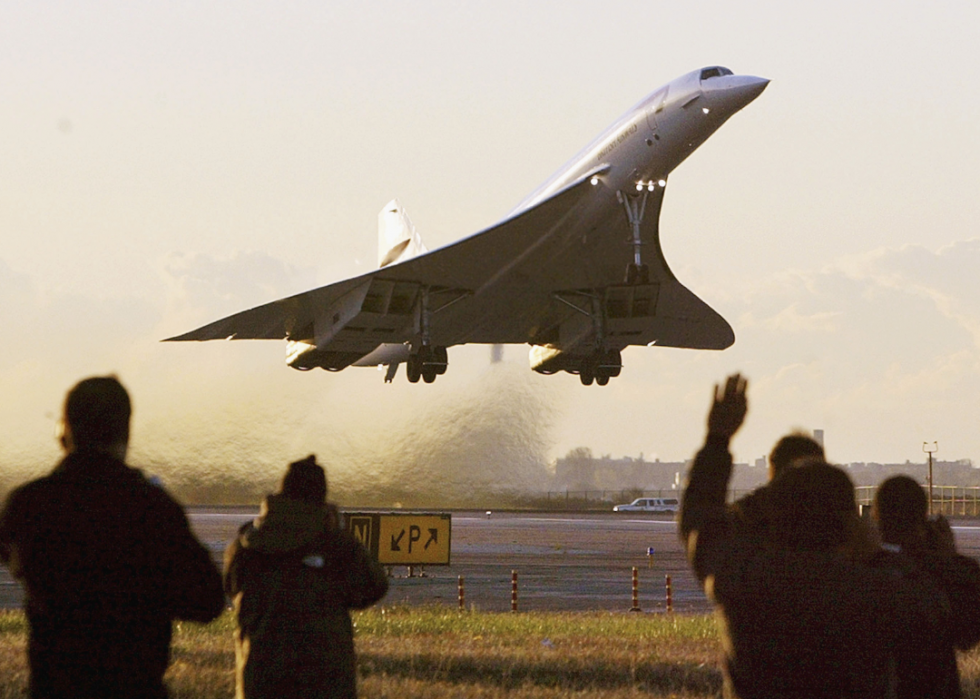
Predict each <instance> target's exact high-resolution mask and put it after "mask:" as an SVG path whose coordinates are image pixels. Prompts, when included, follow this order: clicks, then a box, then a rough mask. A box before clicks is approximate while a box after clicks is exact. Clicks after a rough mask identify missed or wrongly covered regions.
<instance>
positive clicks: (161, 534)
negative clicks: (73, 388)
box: [0, 452, 224, 698]
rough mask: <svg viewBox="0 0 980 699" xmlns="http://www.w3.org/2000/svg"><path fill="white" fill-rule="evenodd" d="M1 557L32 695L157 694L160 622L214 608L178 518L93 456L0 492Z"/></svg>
mask: <svg viewBox="0 0 980 699" xmlns="http://www.w3.org/2000/svg"><path fill="white" fill-rule="evenodd" d="M0 558H2V559H3V562H4V563H5V564H6V565H8V566H9V567H10V569H11V572H12V573H13V575H14V576H15V577H16V578H18V579H19V580H21V581H22V582H23V584H24V588H25V607H26V612H27V618H28V621H29V623H30V641H29V645H28V657H29V665H30V671H31V679H30V684H31V696H32V697H37V698H40V697H45V698H46V697H83V696H87V697H165V696H166V690H165V688H164V685H163V674H164V672H165V671H166V669H167V665H168V663H169V651H170V634H171V621H172V620H173V619H189V620H194V621H202V622H205V621H210V620H211V619H214V618H215V617H216V616H218V614H220V613H221V610H222V609H223V608H224V594H223V593H222V590H221V577H220V575H219V573H218V570H217V568H216V567H215V565H214V564H213V562H212V561H211V558H210V555H209V554H208V552H207V550H206V549H205V548H204V547H203V546H202V545H201V544H200V543H199V542H198V541H197V539H195V538H194V536H193V534H192V533H191V531H190V527H189V526H188V522H187V518H186V516H185V515H184V511H183V509H182V508H181V507H180V506H179V505H178V504H177V503H176V502H175V501H174V500H173V499H171V498H170V496H169V495H167V493H166V492H164V490H163V489H162V488H160V487H158V486H156V485H153V484H151V483H150V482H149V481H148V480H147V479H146V478H144V477H143V474H142V473H140V472H139V471H137V470H136V469H132V468H129V467H128V466H126V465H125V464H124V463H123V462H121V461H118V460H116V459H114V458H112V457H110V456H107V455H105V454H102V453H98V452H75V453H73V454H71V455H69V456H68V457H66V458H65V459H64V460H63V461H62V462H61V463H60V464H59V465H58V466H57V468H55V469H54V471H53V472H52V473H51V474H50V475H48V476H47V477H44V478H40V479H38V480H35V481H31V482H30V483H27V484H26V485H24V486H22V487H20V488H18V489H17V490H15V491H14V492H12V493H11V494H10V496H9V498H8V499H7V503H6V505H5V507H4V510H3V512H2V514H0Z"/></svg>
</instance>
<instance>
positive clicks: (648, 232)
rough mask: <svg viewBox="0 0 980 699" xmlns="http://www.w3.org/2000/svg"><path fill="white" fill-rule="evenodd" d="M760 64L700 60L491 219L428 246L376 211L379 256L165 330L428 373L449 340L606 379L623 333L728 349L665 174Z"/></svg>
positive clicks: (759, 85) (627, 339) (444, 357)
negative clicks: (685, 251) (748, 67)
mask: <svg viewBox="0 0 980 699" xmlns="http://www.w3.org/2000/svg"><path fill="white" fill-rule="evenodd" d="M768 83H769V81H768V80H766V79H764V78H757V77H752V76H746V75H734V74H733V73H732V71H730V70H728V69H727V68H722V67H720V66H715V67H709V68H703V69H701V70H696V71H694V72H692V73H688V74H687V75H683V76H681V77H679V78H677V79H676V80H674V81H672V82H670V83H668V84H666V85H664V86H663V87H661V88H659V89H658V90H656V91H655V92H653V93H652V94H650V95H649V96H648V97H645V98H644V99H643V100H642V101H640V102H639V104H637V105H636V106H635V107H633V108H632V109H630V110H629V111H628V112H626V113H625V114H624V115H623V116H621V117H620V118H619V119H617V120H616V121H615V122H614V123H613V124H612V126H610V127H609V128H608V129H606V130H605V131H604V132H603V133H602V134H601V135H600V136H599V137H598V138H596V139H595V140H594V141H592V143H590V144H589V145H588V146H586V147H585V149H584V150H582V151H581V152H580V153H579V154H578V155H576V156H575V157H574V158H572V160H571V161H569V162H568V164H566V165H565V166H564V167H563V168H561V170H559V171H558V172H557V173H556V174H555V175H553V176H552V177H551V178H550V179H549V180H548V181H546V182H545V183H544V184H542V185H541V186H540V187H539V188H538V189H536V190H535V191H534V192H532V193H531V194H530V195H529V196H528V197H527V198H526V199H524V201H522V202H521V203H520V204H518V205H517V207H516V208H515V209H514V210H513V211H511V212H510V213H509V214H508V215H507V216H506V217H505V218H504V219H503V220H502V221H501V222H499V223H497V224H495V225H494V226H492V227H490V228H488V229H486V230H484V231H481V232H479V233H476V234H474V235H471V236H469V237H467V238H463V239H462V240H459V241H458V242H455V243H452V244H450V245H447V246H445V247H442V248H439V249H437V250H434V251H431V252H429V251H427V250H426V248H425V246H424V245H423V244H422V241H421V238H420V237H419V235H418V233H417V232H416V230H415V228H414V226H413V225H412V222H411V220H410V219H409V218H408V215H407V214H406V213H405V210H404V209H403V208H402V207H401V205H400V204H399V203H398V202H397V201H392V202H391V203H390V204H388V205H387V206H386V207H385V208H384V209H383V210H382V211H381V213H380V214H379V216H378V222H379V226H378V228H379V251H378V262H379V267H378V269H377V270H374V271H372V272H369V273H367V274H362V275H360V276H358V277H353V278H351V279H346V280H344V281H340V282H336V283H334V284H329V285H327V286H323V287H320V288H318V289H313V290H312V291H307V292H304V293H301V294H296V295H295V296H290V297H288V298H284V299H280V300H278V301H272V302H270V303H266V304H263V305H261V306H257V307H255V308H252V309H249V310H246V311H241V312H240V313H236V314H235V315H232V316H228V317H227V318H223V319H221V320H217V321H214V322H213V323H209V324H208V325H205V326H204V327H201V328H198V329H197V330H192V331H191V332H188V333H185V334H183V335H178V336H176V337H171V338H168V340H166V341H184V340H218V339H229V340H283V339H285V340H286V345H287V350H286V363H287V364H288V365H289V366H291V367H293V368H294V369H299V370H302V371H306V370H309V369H314V368H317V367H319V368H321V369H326V370H328V371H340V370H342V369H345V368H347V367H349V366H387V367H388V370H387V372H386V374H385V381H386V382H390V381H391V380H392V379H393V378H394V376H395V372H396V371H397V369H398V365H399V364H405V365H406V369H407V371H406V373H407V374H408V380H409V381H411V382H412V383H417V382H418V381H419V379H420V378H421V379H423V380H424V381H425V382H426V383H432V382H433V381H435V379H436V377H437V376H439V375H441V374H443V373H445V371H446V367H447V366H448V354H447V351H446V348H448V347H452V346H453V345H462V344H467V343H484V344H524V343H526V344H528V345H530V346H531V350H530V360H531V368H532V369H533V370H534V371H537V372H540V373H542V374H554V373H556V372H559V371H566V372H569V373H571V374H578V376H579V378H580V379H581V381H582V383H583V384H585V385H591V384H592V383H593V382H595V383H596V384H597V385H600V386H604V385H606V384H607V383H608V382H609V379H610V378H612V377H615V376H619V374H620V371H621V369H622V350H623V349H625V348H626V347H628V346H630V345H645V346H653V345H656V346H660V347H686V348H691V349H715V350H720V349H725V348H726V347H729V346H730V345H731V344H732V343H733V342H734V341H735V335H734V333H733V332H732V328H731V327H730V326H729V325H728V323H727V322H726V321H725V319H724V318H722V317H721V316H720V315H718V313H716V312H715V311H714V310H712V309H711V308H709V307H708V305H707V304H706V303H704V302H703V301H702V300H701V299H699V298H698V297H697V296H695V295H694V294H693V293H691V292H690V291H688V289H687V288H686V287H685V286H684V285H683V284H681V283H680V282H679V281H678V280H677V278H676V277H674V274H673V273H672V272H671V271H670V268H669V267H668V266H667V261H666V260H665V259H664V256H663V251H662V249H661V247H660V230H659V222H660V207H661V204H662V203H663V197H664V191H665V188H666V186H667V178H668V176H669V175H670V173H671V172H672V171H673V170H674V168H676V167H677V166H678V165H680V164H681V163H682V162H683V161H684V159H685V158H687V157H688V156H689V155H690V154H691V153H693V152H694V150H695V149H696V148H697V147H698V146H700V145H701V144H702V143H704V141H705V140H706V139H707V138H708V137H709V136H710V135H711V134H713V133H714V132H715V131H716V130H717V129H718V128H719V127H720V126H721V125H722V124H724V123H725V121H727V120H728V119H729V117H731V116H732V115H733V114H734V113H735V112H737V111H739V110H740V109H742V108H743V107H744V106H746V105H747V104H748V103H749V102H751V101H752V100H754V99H755V98H756V97H758V96H759V95H760V94H761V93H762V91H763V90H764V89H765V87H766V85H767V84H768Z"/></svg>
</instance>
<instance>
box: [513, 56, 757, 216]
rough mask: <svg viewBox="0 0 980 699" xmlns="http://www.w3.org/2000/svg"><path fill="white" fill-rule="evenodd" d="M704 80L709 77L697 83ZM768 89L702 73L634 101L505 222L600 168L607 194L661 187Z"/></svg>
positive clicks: (751, 80) (750, 80) (744, 79)
mask: <svg viewBox="0 0 980 699" xmlns="http://www.w3.org/2000/svg"><path fill="white" fill-rule="evenodd" d="M715 72H717V73H724V74H715ZM704 74H710V76H711V77H706V78H702V77H701V76H702V75H704ZM768 84H769V81H768V80H766V79H765V78H757V77H753V76H747V75H733V74H731V71H728V70H727V69H725V68H704V69H702V70H696V71H693V72H691V73H687V74H686V75H682V76H681V77H679V78H677V79H675V80H673V81H671V82H669V83H667V84H666V85H664V86H662V87H660V88H658V89H657V90H655V91H654V92H652V93H651V94H649V95H647V96H646V97H644V98H643V99H642V100H640V102H639V103H638V104H636V105H635V106H634V107H633V108H631V109H630V110H629V111H628V112H626V113H625V114H623V115H622V116H621V117H620V118H619V119H617V120H616V121H615V122H614V123H613V124H612V125H611V126H610V127H609V128H607V129H606V130H605V131H604V132H603V133H602V134H600V135H599V136H598V137H597V138H596V139H595V140H594V141H592V143H590V144H589V145H587V146H586V147H585V148H584V149H582V150H581V151H580V152H579V153H578V154H577V155H576V156H575V157H574V158H572V159H571V160H570V161H569V162H568V163H566V164H565V165H564V166H563V167H562V168H561V169H560V170H559V171H558V172H556V173H555V174H554V175H552V176H551V177H550V178H549V179H548V181H547V182H545V183H544V184H542V185H541V186H540V187H538V188H537V189H536V190H534V191H533V192H532V193H531V194H529V195H528V196H527V197H526V198H525V199H524V200H523V201H522V202H521V203H520V204H518V205H517V207H516V208H515V209H514V210H513V211H511V213H510V214H509V216H514V215H516V214H518V213H520V212H522V211H524V210H526V209H528V208H530V207H532V206H534V205H535V204H537V203H539V202H541V201H543V200H544V199H547V198H548V197H550V196H552V195H553V194H555V193H556V192H559V191H561V190H562V189H563V188H564V187H566V186H568V185H569V184H570V183H572V182H574V181H576V180H577V179H578V178H580V177H582V176H583V175H585V174H586V173H588V172H590V171H592V170H594V169H595V168H597V167H600V166H603V165H608V166H609V167H608V172H606V173H604V174H603V175H602V179H603V183H604V184H605V185H606V187H607V188H608V189H610V190H612V191H623V192H630V191H633V190H635V189H636V188H637V185H638V183H644V184H646V185H647V186H649V183H654V184H655V185H659V186H661V187H662V186H664V185H665V184H666V180H667V176H668V175H669V174H670V173H671V172H673V171H674V169H675V168H677V166H678V165H680V164H681V163H682V162H684V160H686V159H687V157H688V156H689V155H691V153H693V152H694V151H695V150H697V148H698V146H700V145H701V144H702V143H704V142H705V141H706V140H707V139H708V137H709V136H711V134H713V133H714V132H715V131H717V130H718V129H719V128H720V127H721V125H722V124H724V123H725V122H726V121H727V120H728V119H729V117H731V116H732V115H733V114H735V112H737V111H739V110H740V109H742V108H743V107H745V106H746V105H747V104H749V103H750V102H751V101H752V100H754V99H755V98H756V97H758V96H759V95H760V94H761V93H762V91H763V90H764V89H765V87H766V85H768ZM661 182H663V183H664V184H660V183H661Z"/></svg>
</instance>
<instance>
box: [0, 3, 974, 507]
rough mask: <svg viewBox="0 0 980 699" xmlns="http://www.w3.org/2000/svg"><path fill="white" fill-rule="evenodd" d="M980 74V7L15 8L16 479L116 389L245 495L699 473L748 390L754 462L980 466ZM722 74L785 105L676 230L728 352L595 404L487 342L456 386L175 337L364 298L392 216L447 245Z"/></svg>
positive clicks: (11, 466) (667, 230) (139, 424)
mask: <svg viewBox="0 0 980 699" xmlns="http://www.w3.org/2000/svg"><path fill="white" fill-rule="evenodd" d="M977 45H980V6H978V5H976V4H975V3H963V2H945V1H942V0H940V1H938V2H936V1H934V2H928V3H927V2H908V1H901V0H899V1H893V2H887V3H885V2H876V1H869V2H862V3H854V2H842V1H838V0H830V1H828V2H823V3H819V4H817V3H802V4H798V3H785V2H776V1H775V0H756V1H754V2H744V3H726V2H704V3H674V2H651V1H650V0H647V1H645V2H631V1H626V0H623V1H612V2H606V3H594V2H576V1H572V2H563V3H557V2H528V1H527V0H522V1H521V2H507V1H501V0H496V1H495V2H492V3H491V2H466V3H463V2H450V1H448V0H446V1H430V0H420V1H419V2H415V3H411V4H409V3H394V2H375V3H360V4H354V3H320V2H302V1H299V2H235V3H232V2H212V3H190V2H179V1H175V2H169V3H156V4H150V3H123V2H78V3H65V2H46V3H22V2H2V3H0V95H2V99H0V470H2V471H3V472H4V474H5V476H6V477H8V478H19V477H20V476H21V475H22V474H32V473H38V472H42V471H44V470H46V469H48V468H50V467H51V465H52V464H53V463H54V462H55V461H56V459H57V458H58V454H59V452H58V446H57V444H56V442H55V440H54V438H53V434H54V426H55V423H56V421H57V418H58V414H59V411H60V406H61V402H62V400H63V396H64V393H65V391H66V390H67V389H68V388H69V387H70V386H71V385H72V384H73V383H75V382H76V381H77V380H79V379H80V378H83V377H85V376H90V375H94V374H105V373H109V372H113V373H116V374H118V376H119V377H120V378H121V380H122V381H123V382H124V384H125V385H126V386H127V387H128V388H129V389H130V391H131V393H132V394H133V402H134V425H133V441H132V447H133V448H132V455H131V456H132V459H131V460H132V461H133V462H134V463H135V464H137V465H142V466H144V467H145V468H147V470H149V471H159V472H162V473H163V474H164V477H165V478H171V479H174V480H177V479H180V478H184V479H201V480H202V481H207V482H208V483H210V484H211V486H212V487H213V488H215V489H218V490H220V489H221V488H222V487H224V484H226V483H232V482H242V481H250V480H257V481H260V482H262V483H263V484H265V483H271V482H272V479H273V478H274V477H277V476H278V473H280V472H281V471H282V469H283V467H284V466H285V464H286V463H288V461H290V460H293V459H295V458H301V457H303V456H305V455H306V454H307V453H309V452H316V453H317V454H318V455H319V456H320V459H321V462H324V463H327V464H328V468H329V469H330V472H331V477H332V478H333V479H334V480H333V482H334V483H339V484H341V485H344V484H348V485H349V484H353V483H355V482H367V483H370V482H372V481H377V482H381V481H384V482H386V483H388V484H389V485H392V486H393V487H394V486H398V487H402V488H405V489H409V490H410V489H411V488H415V487H418V488H429V487H437V486H438V485H439V484H447V488H448V490H447V492H450V493H453V492H457V493H458V492H462V491H465V490H466V489H467V488H473V487H485V486H492V485H494V484H500V483H509V484H513V485H515V486H516V485H520V486H521V487H529V488H532V487H539V486H541V484H542V483H544V481H543V480H542V477H543V474H542V472H541V469H540V467H539V464H540V463H542V462H545V461H548V460H551V459H553V458H555V457H557V456H562V455H564V454H565V453H566V452H567V451H569V450H570V449H572V448H574V447H579V446H585V447H588V448H590V449H591V450H592V451H593V453H595V454H611V455H612V456H615V457H619V456H624V455H626V456H634V457H636V456H640V455H643V456H644V457H645V458H647V459H652V458H660V459H662V460H671V461H675V460H683V459H686V458H689V457H690V456H691V455H692V454H693V453H694V451H695V450H696V449H697V448H698V446H699V443H700V441H701V440H702V438H703V433H704V418H705V413H706V410H707V408H708V404H709V399H710V395H711V389H712V385H713V384H714V383H715V382H717V381H720V380H722V379H723V378H724V377H725V376H726V375H727V374H729V373H731V372H733V371H742V372H743V373H745V374H746V375H747V376H748V378H749V381H750V384H749V400H750V413H749V416H748V419H747V423H746V425H745V427H744V428H743V429H742V431H741V432H740V433H739V435H738V436H737V437H736V439H735V441H734V442H733V450H734V452H735V457H736V459H737V460H741V461H753V460H754V459H756V458H758V457H760V456H762V455H763V454H765V453H767V452H768V450H769V448H770V447H771V445H772V443H773V441H774V440H775V439H776V438H777V437H778V436H779V435H780V434H782V433H784V432H786V431H788V430H790V429H794V428H803V429H814V428H818V429H823V430H824V431H825V440H826V446H827V451H828V456H829V458H830V459H832V460H834V461H838V462H852V461H878V462H904V461H906V460H912V461H918V462H921V461H922V460H923V459H924V456H925V455H924V454H923V453H922V447H923V443H924V442H929V443H930V444H931V443H932V442H934V441H935V442H937V446H938V449H939V451H938V453H937V455H936V456H937V457H938V458H944V459H950V460H954V459H973V460H974V461H975V462H976V463H980V429H978V427H980V425H978V419H977V418H978V412H980V410H978V408H980V406H978V396H980V283H978V281H977V279H976V277H977V271H978V270H980V225H978V222H980V196H977V193H976V192H977V189H978V185H980V136H978V130H977V127H976V126H975V120H976V115H977V114H978V113H980V90H978V89H977V88H976V85H977V83H978V82H980V62H978V61H977V60H976V56H975V52H976V46H977ZM709 65H724V66H727V67H728V68H731V69H732V70H733V71H734V72H735V73H737V74H749V75H758V76H762V77H766V78H769V79H770V80H771V83H770V85H769V86H768V88H767V89H766V91H765V92H764V93H763V94H762V95H761V96H760V97H759V98H758V99H757V100H756V101H755V102H754V103H752V104H751V105H749V106H748V107H747V108H746V109H744V110H743V111H742V112H740V113H739V114H737V115H735V116H734V117H733V118H732V119H731V120H730V121H729V122H728V123H727V124H726V125H724V126H723V127H722V128H721V129H720V130H719V131H718V132H717V133H716V134H715V135H713V136H712V137H711V138H710V139H709V140H708V141H707V142H706V143H705V144H704V145H703V146H702V147H701V148H700V149H699V150H698V151H697V152H695V153H694V154H693V155H692V156H691V157H690V158H689V159H688V160H687V161H686V162H684V163H683V164H682V165H681V166H680V167H679V168H678V169H677V170H676V171H675V172H674V173H673V174H672V176H671V179H670V185H669V187H668V189H667V194H666V197H665V200H664V207H663V212H662V216H661V226H660V229H661V238H662V245H663V248H664V252H665V256H666V259H667V262H668V264H669V265H670V266H671V268H672V270H673V271H674V272H675V274H676V276H677V277H678V278H679V279H680V280H681V282H682V283H684V284H685V285H686V286H687V287H688V288H690V289H691V290H692V291H694V293H696V294H697V295H698V296H700V297H701V298H702V299H704V300H705V301H706V302H708V303H709V305H711V306H712V307H713V308H715V309H716V310H717V311H718V312H719V313H721V314H722V316H724V317H725V318H726V319H728V320H729V322H730V323H731V325H732V327H733V328H734V330H735V335H736V342H735V345H734V346H733V347H731V348H730V349H728V350H725V351H723V352H696V351H689V350H673V349H663V348H631V349H628V350H627V351H626V352H624V355H623V362H624V369H623V372H622V375H621V376H620V377H619V378H618V379H614V380H613V381H611V382H610V384H609V386H607V387H605V388H599V387H596V386H592V387H583V386H581V385H580V384H579V381H578V378H577V377H575V376H572V375H568V374H559V375H555V376H539V375H536V374H534V373H533V372H531V371H530V369H529V368H528V362H527V350H528V348H527V347H525V346H508V347H507V348H506V350H505V352H504V361H503V363H502V364H499V365H491V364H490V361H489V358H490V349H489V348H488V347H485V346H468V347H457V348H452V349H451V350H450V369H449V371H448V373H447V374H446V375H445V376H443V377H440V379H439V381H438V382H436V383H435V384H433V385H431V386H430V385H423V384H418V385H410V384H408V383H407V382H406V381H405V380H404V375H403V374H402V375H401V376H399V380H396V382H395V383H394V384H391V385H384V383H383V381H382V376H381V375H380V374H378V373H377V372H376V371H374V370H373V369H350V370H347V371H344V372H342V373H327V372H321V371H316V372H308V373H301V372H296V371H293V370H292V369H289V368H288V367H286V366H285V363H284V355H285V346H284V343H279V342H255V343H247V342H239V343H186V344H170V343H168V344H161V343H160V342H159V340H160V339H162V338H165V337H169V336H172V335H176V334H180V333H182V332H185V331H187V330H190V329H193V328H195V327H198V326H199V325H202V324H204V323H206V322H209V321H211V320H215V319H217V318H219V317H222V316H224V315H227V314H230V313H233V312H235V311H238V310H242V309H244V308H248V307H251V306H254V305H258V304H260V303H264V302H266V301H270V300H273V299H275V298H279V297H281V296H285V295H289V294H293V293H298V292H301V291H304V290H307V289H309V288H312V287H315V286H319V285H324V284H328V283H330V282H333V281H337V280H340V279H343V278H345V277H348V276H352V275H355V274H360V273H363V272H366V271H369V270H370V269H372V268H373V266H374V265H375V264H376V260H377V250H376V246H377V214H378V211H380V209H381V208H382V207H383V206H384V205H385V203H386V202H388V201H389V200H390V199H392V198H394V197H398V198H399V199H400V200H401V202H402V203H403V205H404V206H405V207H406V209H407V211H408V212H409V214H410V216H411V218H412V220H413V222H414V223H415V225H416V226H417V228H418V229H419V231H420V233H421V235H422V237H423V239H424V240H425V242H426V244H427V245H428V247H429V248H430V249H433V248H436V247H439V246H442V245H446V244H448V243H451V242H453V241H455V240H457V239H459V238H461V237H464V236H467V235H469V234H472V233H474V232H476V231H478V230H481V229H483V228H486V227H487V226H490V225H492V224H493V223H495V222H496V221H498V220H500V219H501V218H502V217H503V216H504V215H505V214H506V213H507V212H508V211H510V210H511V209H512V208H513V207H514V206H515V205H516V204H517V203H518V202H519V201H520V200H521V199H523V197H524V196H525V195H527V194H528V193H529V192H531V191H532V190H533V189H534V188H535V187H536V186H537V185H539V184H540V183H541V182H542V181H544V180H545V179H546V178H547V177H548V176H549V175H551V174H552V173H553V172H554V171H555V170H557V169H558V168H559V167H560V166H561V165H562V164H563V163H565V162H566V161H567V160H568V159H569V158H570V157H571V156H572V155H574V154H575V153H576V152H578V150H579V149H580V148H581V147H582V146H584V145H585V144H586V143H587V142H588V141H590V140H591V139H592V138H593V137H594V136H596V135H597V134H598V133H599V132H601V131H602V130H603V129H604V128H605V127H606V126H608V125H609V124H610V123H611V122H613V121H614V119H615V118H616V117H618V116H619V115H620V114H621V113H623V112H624V111H625V110H627V109H628V108H630V107H631V106H632V105H633V104H635V103H636V102H637V101H638V100H639V99H640V98H642V97H643V96H645V95H647V94H649V93H650V92H652V91H653V90H655V89H656V88H657V87H658V86H660V85H662V84H664V83H666V82H669V81H670V80H672V79H673V78H675V77H677V76H679V75H681V74H683V73H687V72H689V71H691V70H694V69H697V68H700V67H703V66H709ZM460 464H464V465H465V467H461V466H460ZM358 479H360V481H358ZM433 484H435V485H433Z"/></svg>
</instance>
